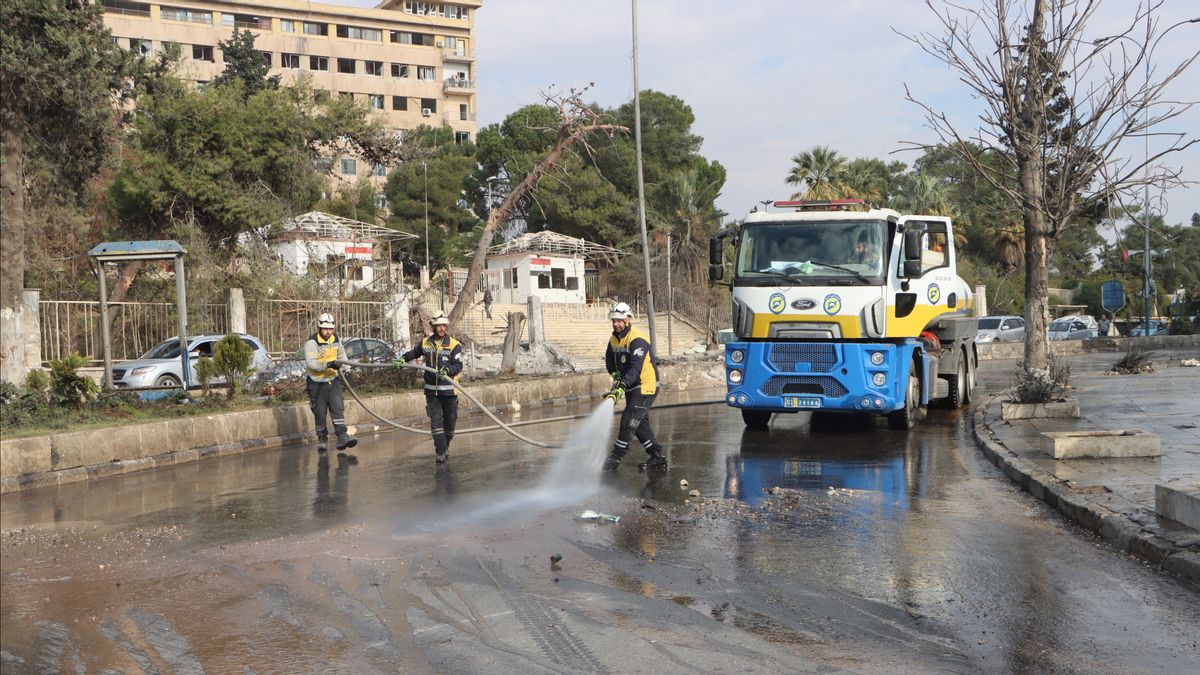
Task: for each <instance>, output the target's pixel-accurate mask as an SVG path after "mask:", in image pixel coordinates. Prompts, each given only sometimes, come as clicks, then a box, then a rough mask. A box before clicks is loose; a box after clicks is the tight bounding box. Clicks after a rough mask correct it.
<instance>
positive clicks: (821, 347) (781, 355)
mask: <svg viewBox="0 0 1200 675" xmlns="http://www.w3.org/2000/svg"><path fill="white" fill-rule="evenodd" d="M768 358H769V359H770V361H771V365H772V366H774V367H775V369H776V370H782V371H784V372H785V373H793V372H795V371H796V364H797V363H807V364H808V365H809V368H810V369H811V370H812V372H814V373H828V372H829V371H831V370H833V367H834V365H836V364H837V350H836V349H834V346H833V345H829V344H805V343H790V344H789V343H784V344H773V345H771V355H770V357H768Z"/></svg>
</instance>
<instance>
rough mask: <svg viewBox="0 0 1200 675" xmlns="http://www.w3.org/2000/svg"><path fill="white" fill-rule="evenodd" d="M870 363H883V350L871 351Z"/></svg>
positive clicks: (876, 364) (880, 364)
mask: <svg viewBox="0 0 1200 675" xmlns="http://www.w3.org/2000/svg"><path fill="white" fill-rule="evenodd" d="M871 365H874V366H882V365H883V352H871Z"/></svg>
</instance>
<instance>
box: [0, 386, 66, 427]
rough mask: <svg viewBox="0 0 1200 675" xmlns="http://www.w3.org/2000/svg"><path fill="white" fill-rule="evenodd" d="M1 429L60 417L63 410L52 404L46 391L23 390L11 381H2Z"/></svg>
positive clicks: (0, 401)
mask: <svg viewBox="0 0 1200 675" xmlns="http://www.w3.org/2000/svg"><path fill="white" fill-rule="evenodd" d="M0 404H3V405H0V429H4V430H6V431H9V430H12V429H15V428H19V427H23V426H26V425H31V424H38V423H40V422H43V421H45V420H51V419H54V418H56V417H59V416H60V414H61V410H58V409H56V408H54V407H53V406H51V405H50V404H49V402H48V401H47V400H46V393H45V392H39V391H34V390H31V389H25V390H22V389H20V388H18V387H17V386H16V385H15V384H12V383H11V382H0Z"/></svg>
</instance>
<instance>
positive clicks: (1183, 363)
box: [1179, 359, 1200, 368]
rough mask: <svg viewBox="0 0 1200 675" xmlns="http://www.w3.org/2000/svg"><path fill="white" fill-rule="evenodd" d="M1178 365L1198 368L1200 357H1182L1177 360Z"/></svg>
mask: <svg viewBox="0 0 1200 675" xmlns="http://www.w3.org/2000/svg"><path fill="white" fill-rule="evenodd" d="M1179 365H1181V366H1184V367H1186V368H1200V359H1184V360H1182V361H1180V362H1179Z"/></svg>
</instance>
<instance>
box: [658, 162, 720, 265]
mask: <svg viewBox="0 0 1200 675" xmlns="http://www.w3.org/2000/svg"><path fill="white" fill-rule="evenodd" d="M720 183H721V181H710V182H705V181H704V179H702V178H701V177H700V174H699V172H698V171H697V170H696V169H694V168H692V169H687V170H683V171H677V172H675V173H674V174H671V175H670V176H668V177H667V180H666V181H665V182H664V184H663V197H664V203H665V204H666V208H665V209H664V211H662V212H661V213H659V214H657V215H658V218H657V220H658V221H659V224H658V226H657V227H655V228H654V238H655V243H656V244H657V245H658V246H657V248H658V250H660V251H662V250H665V248H666V243H665V240H666V237H667V236H670V237H671V242H672V243H671V247H672V250H671V257H672V261H671V266H672V267H673V268H674V269H675V270H678V271H679V272H680V273H682V276H683V277H684V278H685V279H687V280H688V281H690V282H693V283H697V284H703V283H704V282H705V279H707V270H708V238H709V237H710V236H711V235H712V233H713V231H714V230H715V229H716V226H717V225H718V224H720V214H719V212H718V211H717V209H716V206H715V202H716V199H717V196H718V195H719V194H720V187H721V185H720Z"/></svg>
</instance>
